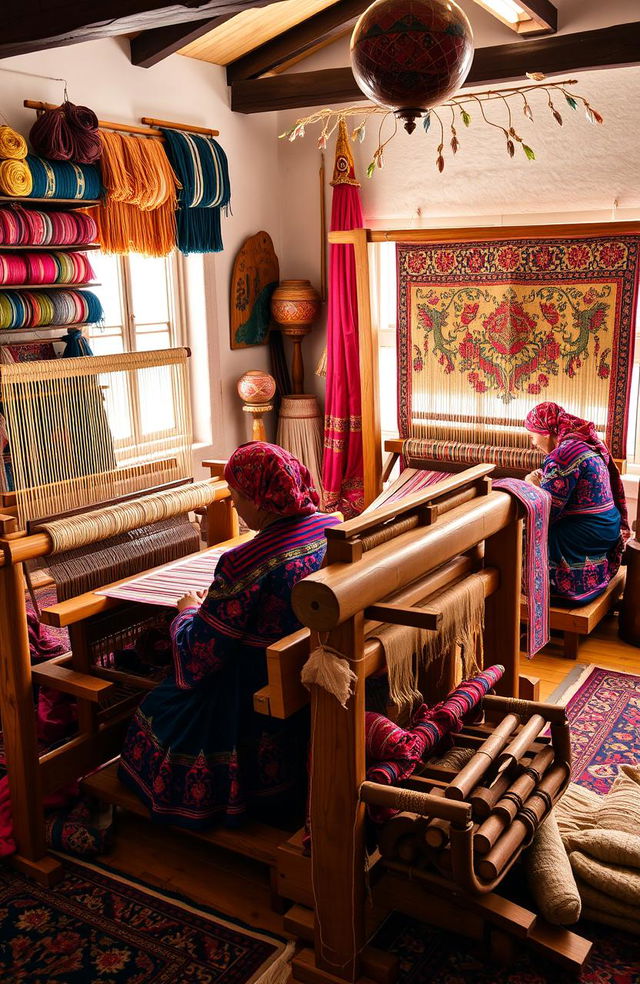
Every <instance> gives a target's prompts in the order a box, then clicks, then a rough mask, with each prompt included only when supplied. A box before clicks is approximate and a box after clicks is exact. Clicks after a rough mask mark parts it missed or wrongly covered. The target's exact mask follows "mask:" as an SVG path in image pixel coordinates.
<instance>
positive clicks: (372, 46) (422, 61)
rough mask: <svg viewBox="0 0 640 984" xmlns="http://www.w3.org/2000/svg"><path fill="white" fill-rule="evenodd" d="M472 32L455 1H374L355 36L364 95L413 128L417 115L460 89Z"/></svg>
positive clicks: (355, 64) (354, 57)
mask: <svg viewBox="0 0 640 984" xmlns="http://www.w3.org/2000/svg"><path fill="white" fill-rule="evenodd" d="M472 61H473V34H472V32H471V25H470V23H469V21H468V19H467V16H466V14H465V13H464V11H463V10H461V9H460V7H459V6H458V5H457V4H456V3H454V2H453V0H376V2H375V3H373V4H371V6H370V7H368V8H367V10H365V11H364V13H363V14H362V15H361V16H360V18H359V20H358V22H357V24H356V26H355V28H354V31H353V34H352V36H351V68H352V71H353V75H354V78H355V80H356V82H357V84H358V86H359V88H360V89H361V90H362V92H363V93H364V94H365V96H366V97H367V98H368V99H370V100H371V101H372V102H374V103H377V105H378V106H383V107H384V108H386V109H389V110H392V111H393V112H394V113H395V115H396V116H397V117H399V118H400V119H402V120H404V125H405V129H406V130H407V131H408V132H409V133H412V132H413V130H415V126H416V124H415V121H416V118H417V117H420V116H422V115H423V114H424V113H425V112H426V111H427V110H429V109H431V108H432V107H433V106H438V105H440V104H441V103H443V102H446V101H447V99H449V98H450V97H451V96H452V95H454V93H456V92H457V91H458V89H459V88H460V86H461V85H462V83H463V82H464V80H465V79H466V77H467V75H468V74H469V69H470V68H471V62H472Z"/></svg>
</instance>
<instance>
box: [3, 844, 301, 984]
mask: <svg viewBox="0 0 640 984" xmlns="http://www.w3.org/2000/svg"><path fill="white" fill-rule="evenodd" d="M64 867H65V877H64V879H63V880H62V881H61V882H59V883H58V884H57V885H55V886H54V887H53V888H43V887H41V886H39V885H36V884H34V883H33V882H31V881H29V880H28V879H27V878H25V877H23V876H22V875H19V874H17V873H15V872H13V871H9V870H7V869H2V870H0V980H2V981H4V982H7V984H9V982H11V984H45V982H46V984H92V982H98V981H99V982H100V984H125V982H126V984H279V982H282V981H284V980H286V977H287V975H288V972H289V966H288V964H289V959H290V956H291V954H290V947H289V946H288V945H287V943H286V942H285V941H284V940H282V939H279V938H278V937H275V936H272V935H269V934H266V933H259V932H256V931H255V930H253V929H250V928H249V927H247V926H243V925H240V924H237V923H234V922H231V921H230V920H229V919H227V918H226V917H223V916H221V915H220V914H218V913H215V912H213V911H212V910H209V909H205V908H203V907H200V906H195V905H194V904H193V903H190V902H188V901H186V900H183V899H180V898H177V897H175V896H168V895H166V894H163V893H161V892H159V891H158V890H157V889H153V888H151V887H150V886H146V885H143V884H141V883H139V882H136V881H133V880H131V879H128V878H123V877H121V876H118V875H117V874H116V873H115V872H113V871H107V870H105V869H103V868H101V867H99V866H97V865H92V864H87V863H85V862H76V861H71V860H69V859H68V858H65V859H64Z"/></svg>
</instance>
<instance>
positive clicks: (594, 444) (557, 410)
mask: <svg viewBox="0 0 640 984" xmlns="http://www.w3.org/2000/svg"><path fill="white" fill-rule="evenodd" d="M524 426H525V427H526V429H527V430H528V431H533V433H534V434H551V435H552V437H557V439H558V444H562V443H563V442H564V441H582V443H583V444H588V445H589V447H591V448H593V449H594V451H597V452H598V454H599V455H600V456H601V457H602V458H603V459H604V463H605V464H606V466H607V468H608V469H609V479H610V481H611V491H612V493H613V499H614V502H615V504H616V506H617V507H618V509H619V510H620V516H621V531H622V538H623V540H627V539H628V538H629V536H630V533H631V531H630V529H629V517H628V513H627V500H626V496H625V492H624V486H623V484H622V479H621V477H620V472H619V471H618V466H617V465H616V463H615V461H614V460H613V458H612V457H611V452H610V451H609V448H608V447H607V445H606V444H605V443H604V441H601V440H600V438H599V437H598V434H597V432H596V429H595V426H594V424H592V423H591V421H590V420H583V419H582V417H576V416H574V414H572V413H567V411H566V410H563V408H562V407H561V406H559V405H558V404H557V403H550V402H547V403H539V404H538V405H537V407H534V408H533V410H530V411H529V413H528V414H527V416H526V417H525V421H524Z"/></svg>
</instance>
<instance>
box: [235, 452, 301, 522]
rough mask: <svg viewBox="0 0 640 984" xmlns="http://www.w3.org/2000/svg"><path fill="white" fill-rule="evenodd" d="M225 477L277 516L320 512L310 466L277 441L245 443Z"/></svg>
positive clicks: (239, 490)
mask: <svg viewBox="0 0 640 984" xmlns="http://www.w3.org/2000/svg"><path fill="white" fill-rule="evenodd" d="M224 477H225V480H226V481H227V482H228V483H229V485H230V486H231V487H232V488H234V489H237V491H238V492H241V493H242V494H243V495H245V496H246V497H247V499H250V500H251V501H252V502H253V503H254V505H256V506H258V507H259V508H260V509H266V511H267V512H270V513H273V514H275V515H276V516H309V515H310V514H311V513H314V512H316V511H317V508H318V503H319V501H320V499H319V496H318V493H317V492H316V490H315V488H314V487H313V479H312V478H311V475H310V474H309V471H308V469H307V468H305V466H304V465H302V464H300V462H299V461H298V459H297V458H294V457H293V455H292V454H289V452H288V451H285V450H284V448H280V447H278V445H276V444H265V443H264V441H251V443H249V444H242V445H241V446H240V447H239V448H237V449H236V450H235V451H234V452H233V454H232V455H231V457H230V458H229V460H228V462H227V464H226V465H225V469H224Z"/></svg>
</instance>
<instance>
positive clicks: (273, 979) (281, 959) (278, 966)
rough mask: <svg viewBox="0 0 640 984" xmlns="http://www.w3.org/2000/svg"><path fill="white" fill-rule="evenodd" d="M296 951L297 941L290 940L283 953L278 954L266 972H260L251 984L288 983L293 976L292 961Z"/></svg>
mask: <svg viewBox="0 0 640 984" xmlns="http://www.w3.org/2000/svg"><path fill="white" fill-rule="evenodd" d="M295 951H296V945H295V943H294V942H293V941H289V943H287V945H286V946H285V948H284V950H283V951H282V953H280V954H278V956H277V957H276V959H275V960H274V961H273V963H271V964H269V966H268V967H267V969H266V970H265V971H264V973H262V974H260V976H259V977H257V978H256V979H255V980H254V981H252V982H251V984H287V981H289V980H290V977H291V961H292V960H293V956H294V954H295Z"/></svg>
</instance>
